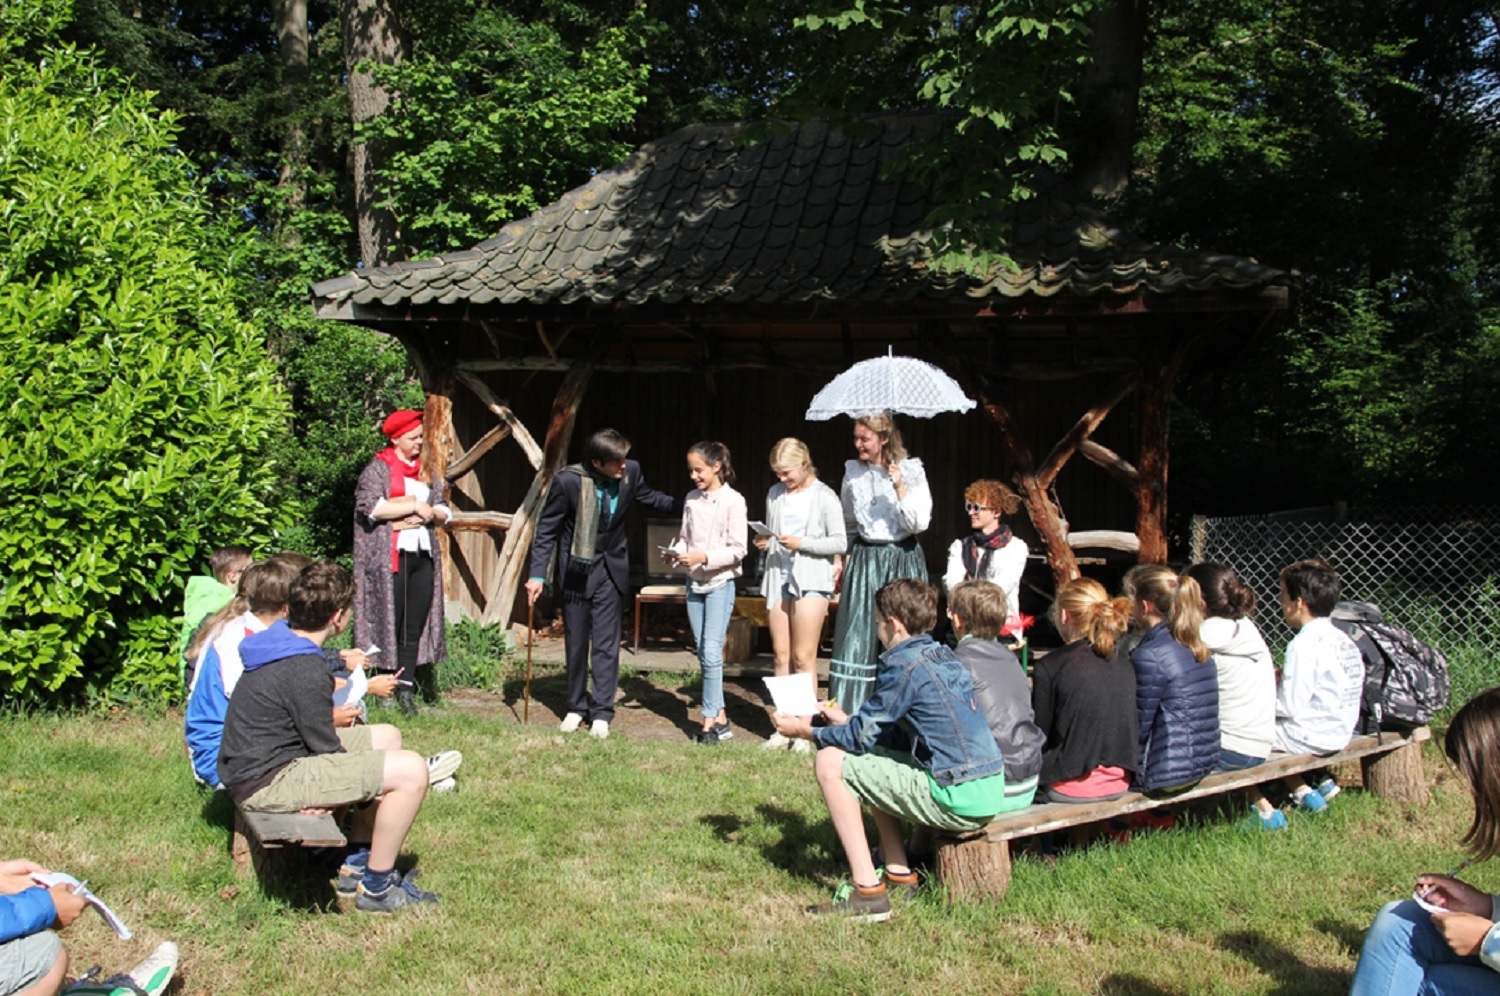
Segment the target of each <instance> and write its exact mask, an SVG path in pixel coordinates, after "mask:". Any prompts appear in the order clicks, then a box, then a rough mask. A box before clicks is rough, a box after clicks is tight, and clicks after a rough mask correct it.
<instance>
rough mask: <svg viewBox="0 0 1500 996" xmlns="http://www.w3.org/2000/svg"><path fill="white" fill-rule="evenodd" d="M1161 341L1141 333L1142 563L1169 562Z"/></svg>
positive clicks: (1166, 394) (1167, 398) (1166, 406)
mask: <svg viewBox="0 0 1500 996" xmlns="http://www.w3.org/2000/svg"><path fill="white" fill-rule="evenodd" d="M1161 351H1162V344H1161V342H1160V340H1159V339H1158V338H1157V337H1156V336H1154V335H1148V334H1142V336H1141V376H1140V390H1139V392H1138V397H1139V398H1140V410H1139V415H1140V427H1139V428H1140V445H1139V452H1138V455H1137V458H1136V473H1137V475H1138V480H1139V483H1138V484H1137V486H1136V513H1135V534H1136V535H1137V536H1138V537H1140V540H1141V552H1140V555H1139V562H1140V563H1142V564H1165V563H1166V562H1167V430H1168V426H1169V423H1170V419H1171V409H1172V381H1171V376H1170V371H1169V370H1168V365H1167V364H1166V363H1165V362H1164V361H1163V360H1162V359H1161Z"/></svg>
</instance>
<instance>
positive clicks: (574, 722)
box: [557, 712, 583, 733]
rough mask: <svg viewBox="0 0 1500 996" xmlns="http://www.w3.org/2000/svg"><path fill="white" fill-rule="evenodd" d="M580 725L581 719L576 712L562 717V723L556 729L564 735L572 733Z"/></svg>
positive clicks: (581, 723)
mask: <svg viewBox="0 0 1500 996" xmlns="http://www.w3.org/2000/svg"><path fill="white" fill-rule="evenodd" d="M582 725H583V717H582V716H580V715H579V714H578V713H576V712H570V713H568V714H567V715H566V716H564V717H563V721H562V722H561V723H560V724H558V727H557V728H558V729H559V730H562V731H563V732H564V733H572V732H573V731H574V730H576V729H578V728H579V727H580V726H582Z"/></svg>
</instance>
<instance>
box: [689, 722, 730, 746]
mask: <svg viewBox="0 0 1500 996" xmlns="http://www.w3.org/2000/svg"><path fill="white" fill-rule="evenodd" d="M693 739H694V740H696V741H698V743H700V744H717V743H722V742H723V741H725V740H733V739H734V730H732V729H730V728H729V724H728V723H715V724H714V725H713V726H710V727H709V728H708V729H706V730H700V731H698V733H697V735H696V736H694V737H693Z"/></svg>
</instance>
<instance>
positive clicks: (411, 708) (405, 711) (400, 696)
mask: <svg viewBox="0 0 1500 996" xmlns="http://www.w3.org/2000/svg"><path fill="white" fill-rule="evenodd" d="M396 708H397V709H400V710H401V715H403V716H415V715H416V714H417V698H416V696H415V695H414V694H413V693H412V688H411V686H410V685H398V686H397V687H396Z"/></svg>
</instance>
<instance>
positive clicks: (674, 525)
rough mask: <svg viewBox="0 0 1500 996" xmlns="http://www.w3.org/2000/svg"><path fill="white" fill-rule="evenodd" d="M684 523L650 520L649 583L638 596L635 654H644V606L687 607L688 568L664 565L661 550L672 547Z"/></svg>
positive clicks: (646, 566) (647, 563) (647, 528)
mask: <svg viewBox="0 0 1500 996" xmlns="http://www.w3.org/2000/svg"><path fill="white" fill-rule="evenodd" d="M680 525H681V524H680V523H679V522H678V520H676V519H647V520H646V550H645V569H644V571H643V572H642V573H643V574H644V575H645V578H646V583H645V584H644V585H643V586H642V587H641V588H640V590H639V591H637V592H636V593H635V636H634V638H633V639H632V640H631V650H630V652H631V653H632V654H638V653H640V652H641V607H642V606H645V605H656V604H659V603H662V602H670V603H672V604H675V605H682V606H686V605H687V595H686V594H685V593H684V591H683V585H684V584H685V583H686V582H685V581H684V578H685V577H686V576H687V568H685V567H676V566H673V565H670V564H667V563H664V562H663V561H662V559H661V550H660V549H659V548H660V547H664V546H667V545H669V544H670V543H671V542H672V540H673V539H675V538H676V536H677V531H678V528H679V527H680Z"/></svg>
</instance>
